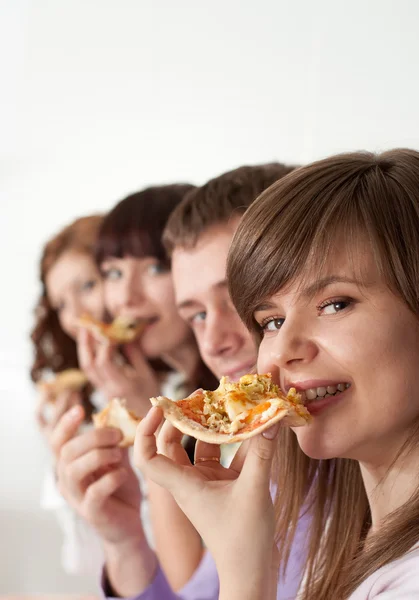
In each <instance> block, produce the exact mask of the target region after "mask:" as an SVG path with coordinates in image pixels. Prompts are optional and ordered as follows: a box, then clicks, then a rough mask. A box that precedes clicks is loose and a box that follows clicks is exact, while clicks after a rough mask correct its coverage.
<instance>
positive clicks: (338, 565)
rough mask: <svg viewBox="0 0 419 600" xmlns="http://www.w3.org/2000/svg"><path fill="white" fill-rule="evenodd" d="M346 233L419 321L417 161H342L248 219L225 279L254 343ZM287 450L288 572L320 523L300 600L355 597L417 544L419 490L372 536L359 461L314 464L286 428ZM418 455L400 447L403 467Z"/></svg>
mask: <svg viewBox="0 0 419 600" xmlns="http://www.w3.org/2000/svg"><path fill="white" fill-rule="evenodd" d="M331 232H333V235H332V234H331ZM336 233H338V235H339V240H340V241H341V243H342V245H345V244H347V246H345V247H349V248H351V249H352V252H351V254H352V260H353V261H355V262H356V257H357V250H358V249H359V247H360V246H359V244H360V243H361V242H362V241H365V239H366V240H367V241H368V242H369V243H370V246H371V249H372V252H373V255H374V258H375V261H376V264H377V266H378V269H379V270H380V273H381V275H382V276H383V278H384V280H385V281H386V282H387V285H388V287H389V288H390V289H391V290H392V291H393V292H394V293H395V294H396V295H397V296H398V297H400V298H401V299H402V300H403V301H404V302H405V304H406V306H407V307H408V308H409V309H410V310H411V311H412V312H413V313H414V314H415V315H416V316H419V153H418V152H415V151H413V150H405V149H398V150H392V151H389V152H385V153H383V154H380V155H374V154H371V153H352V154H343V155H339V156H334V157H331V158H328V159H325V160H322V161H318V162H316V163H313V164H311V165H308V166H306V167H301V168H300V169H297V170H296V171H294V172H293V173H291V174H289V175H287V176H286V177H285V178H283V179H281V180H280V181H278V182H277V183H275V184H274V185H272V186H271V187H270V188H269V189H268V190H266V191H265V192H264V193H263V194H262V195H261V196H260V197H259V198H258V199H257V200H256V202H255V203H254V204H253V205H252V206H251V207H250V208H249V210H248V211H247V212H246V213H245V215H244V217H243V220H242V222H241V224H240V226H239V228H238V231H237V234H236V236H235V238H234V240H233V244H232V247H231V250H230V255H229V260H228V269H227V273H228V279H229V282H230V293H231V296H232V299H233V302H234V304H235V306H236V308H237V311H238V313H239V314H240V316H241V318H242V319H243V320H244V322H245V323H246V324H247V326H248V327H249V329H251V330H253V332H254V333H255V334H256V336H259V338H260V335H261V334H260V328H258V326H257V324H256V322H255V321H254V318H253V312H254V310H255V308H256V306H257V305H258V304H261V303H262V301H264V300H266V299H267V298H269V297H271V296H272V295H273V294H275V293H276V292H278V290H280V289H282V288H284V286H286V285H287V284H288V283H290V282H291V281H294V280H295V279H296V278H297V277H299V276H302V277H305V276H308V275H309V273H310V272H313V269H316V270H317V271H321V269H323V268H324V267H326V265H327V261H328V257H329V256H330V252H331V251H332V248H333V244H334V242H335V241H336ZM317 271H316V272H317ZM243 282H246V283H245V284H244V283H243ZM418 429H419V428H418V426H417V424H416V423H412V438H411V439H417V438H418V435H417V433H418ZM277 448H278V452H277V456H276V457H275V461H274V465H273V480H274V482H275V483H276V484H277V490H278V491H277V495H276V498H275V511H276V516H277V532H276V534H277V539H278V543H279V550H280V555H281V560H282V562H281V565H282V569H281V573H283V572H284V570H285V568H286V564H287V561H288V558H289V553H290V548H291V544H292V541H293V537H294V534H295V530H296V526H297V522H298V520H299V518H300V517H301V514H302V512H303V511H304V510H305V511H307V512H308V513H309V515H310V519H311V521H310V531H309V534H308V540H307V541H308V559H307V564H306V572H305V581H304V589H303V591H302V596H301V598H302V600H320V599H321V600H336V599H338V600H341V599H343V598H347V597H348V596H350V594H351V593H352V592H353V591H354V590H355V589H356V588H357V587H358V586H359V585H360V583H361V582H362V581H363V580H364V579H366V578H367V577H368V576H369V575H370V574H372V573H374V572H375V571H376V570H377V569H379V568H380V567H382V566H383V565H385V564H387V563H389V562H390V561H393V560H395V559H397V558H399V557H400V556H402V555H403V554H405V553H406V552H407V551H408V550H409V549H410V548H411V547H412V546H413V545H414V544H415V543H416V542H418V540H419V486H418V491H417V492H416V493H415V494H414V496H413V497H412V498H411V499H410V500H409V501H408V502H407V503H405V504H404V505H403V506H402V507H401V508H400V509H398V510H397V511H395V512H394V513H392V514H390V515H389V517H388V518H387V520H386V522H385V523H384V524H383V526H382V527H380V530H379V531H378V532H377V533H374V534H372V535H371V536H368V540H367V539H366V534H367V533H368V530H369V528H370V525H371V515H370V510H369V505H368V501H367V496H366V493H365V488H364V485H363V481H362V478H361V474H360V469H359V465H358V463H357V462H356V461H352V460H349V459H341V458H338V459H330V460H314V459H311V458H309V457H307V456H306V455H304V454H303V452H302V451H301V449H300V447H299V445H298V443H297V439H296V437H295V435H294V434H293V432H292V431H291V430H287V429H283V430H281V431H280V435H279V437H278V446H277ZM408 449H409V445H408V444H407V445H406V447H404V448H402V449H400V452H399V455H398V457H397V458H396V460H398V459H399V458H400V456H401V455H402V454H403V453H404V452H405V451H408Z"/></svg>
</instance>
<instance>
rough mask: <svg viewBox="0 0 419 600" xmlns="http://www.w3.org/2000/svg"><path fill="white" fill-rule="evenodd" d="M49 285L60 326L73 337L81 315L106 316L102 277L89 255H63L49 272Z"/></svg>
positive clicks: (52, 303)
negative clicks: (104, 314)
mask: <svg viewBox="0 0 419 600" xmlns="http://www.w3.org/2000/svg"><path fill="white" fill-rule="evenodd" d="M46 287H47V294H48V298H49V300H50V303H51V305H52V307H53V308H54V309H55V310H56V311H57V314H58V318H59V321H60V325H61V327H62V328H63V329H64V331H65V332H66V333H67V334H68V335H69V336H70V337H72V338H73V339H74V338H76V336H77V319H78V317H80V316H81V315H82V314H85V313H87V314H89V315H91V316H92V317H94V318H96V319H102V318H103V313H104V299H103V286H102V280H101V277H100V273H99V270H98V268H97V267H96V264H95V262H94V260H93V259H92V258H91V257H90V256H89V255H88V254H81V253H79V252H74V251H68V252H65V253H64V254H62V255H61V256H60V257H59V259H58V260H57V261H56V262H55V263H54V264H53V266H52V267H51V268H50V270H49V271H48V273H47V276H46Z"/></svg>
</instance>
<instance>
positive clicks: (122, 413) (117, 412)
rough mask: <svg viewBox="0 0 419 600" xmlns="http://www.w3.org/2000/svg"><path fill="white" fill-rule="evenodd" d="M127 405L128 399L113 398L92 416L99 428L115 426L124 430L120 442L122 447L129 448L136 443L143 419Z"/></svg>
mask: <svg viewBox="0 0 419 600" xmlns="http://www.w3.org/2000/svg"><path fill="white" fill-rule="evenodd" d="M125 405H126V400H122V399H120V398H113V399H112V400H110V401H109V402H108V404H107V405H106V406H105V408H104V409H103V410H101V411H100V412H98V413H95V414H94V415H93V417H92V419H93V424H94V426H95V427H96V428H97V429H101V428H102V427H115V428H116V429H120V430H121V431H122V434H123V438H122V440H121V441H120V442H119V444H118V445H119V446H120V447H121V448H127V447H128V446H132V445H133V444H134V440H135V433H136V431H137V425H138V423H139V422H140V421H141V419H140V417H137V415H136V414H135V413H134V412H132V411H130V410H128V409H127V408H126V406H125Z"/></svg>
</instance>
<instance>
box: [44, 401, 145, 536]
mask: <svg viewBox="0 0 419 600" xmlns="http://www.w3.org/2000/svg"><path fill="white" fill-rule="evenodd" d="M83 416H84V415H83V410H82V409H81V407H77V408H76V409H74V408H73V409H72V410H71V411H69V412H68V413H66V414H65V415H64V416H63V417H62V419H61V420H60V422H59V423H58V425H57V427H56V428H55V432H54V436H53V440H52V443H53V446H54V449H55V454H56V455H57V457H58V460H57V465H56V475H57V481H58V488H59V490H60V492H61V494H62V495H63V496H64V498H65V499H66V500H67V502H68V503H69V504H70V505H71V506H72V507H73V508H74V509H75V510H76V512H77V513H78V514H79V515H80V516H81V517H83V518H84V519H86V521H87V522H88V523H89V524H90V525H91V526H92V527H94V528H95V529H96V531H97V532H98V534H99V535H100V537H101V538H102V540H103V541H104V542H105V543H106V542H107V543H112V544H117V543H126V542H127V540H129V539H131V538H136V539H138V538H142V537H143V530H142V526H141V521H140V503H141V492H140V487H139V483H138V479H137V476H136V474H135V473H134V471H133V469H132V467H131V465H130V463H129V460H128V454H127V449H123V448H119V447H118V443H119V442H120V440H121V437H122V434H121V432H120V430H119V429H114V428H110V427H106V428H103V429H90V430H89V431H87V432H85V433H82V434H80V435H76V432H77V429H78V427H79V425H80V423H81V422H82V420H83Z"/></svg>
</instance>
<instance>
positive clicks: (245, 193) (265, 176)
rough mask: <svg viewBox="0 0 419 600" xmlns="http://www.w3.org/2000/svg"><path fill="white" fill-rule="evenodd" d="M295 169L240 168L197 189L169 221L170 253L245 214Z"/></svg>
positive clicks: (277, 166) (166, 238) (166, 242)
mask: <svg viewBox="0 0 419 600" xmlns="http://www.w3.org/2000/svg"><path fill="white" fill-rule="evenodd" d="M294 168H295V167H292V166H287V165H283V164H281V163H268V164H265V165H255V166H245V167H239V168H238V169H234V170H233V171H228V172H227V173H223V174H222V175H220V176H219V177H215V178H214V179H211V180H210V181H208V182H207V183H206V184H205V185H203V186H202V187H199V188H195V189H194V190H193V191H191V192H189V193H188V194H187V196H186V197H185V199H184V200H183V201H182V202H181V203H180V204H179V206H178V207H177V208H176V210H174V211H173V213H172V215H171V216H170V219H169V220H168V223H167V226H166V228H165V230H164V233H163V243H164V245H165V247H166V249H167V251H168V252H169V253H172V252H173V249H174V248H175V246H182V247H184V248H193V247H194V246H195V244H196V242H197V240H198V238H199V237H200V235H202V233H203V232H204V231H206V230H207V229H208V228H209V227H211V226H212V225H217V224H219V223H223V222H224V221H227V220H228V219H231V217H232V216H233V215H234V214H237V215H241V214H243V213H244V212H245V210H246V209H247V207H248V206H250V204H251V203H252V202H253V200H255V199H256V198H257V196H259V194H261V193H262V192H263V191H264V190H266V188H268V187H269V186H270V185H271V184H272V183H274V182H275V181H277V180H278V179H280V178H281V177H283V176H284V175H286V174H287V173H289V172H290V171H292V170H293V169H294Z"/></svg>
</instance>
